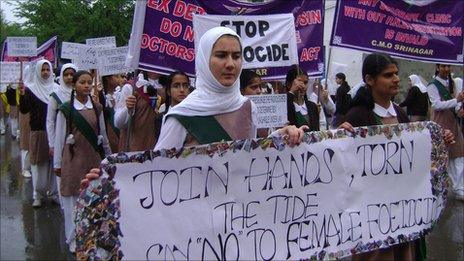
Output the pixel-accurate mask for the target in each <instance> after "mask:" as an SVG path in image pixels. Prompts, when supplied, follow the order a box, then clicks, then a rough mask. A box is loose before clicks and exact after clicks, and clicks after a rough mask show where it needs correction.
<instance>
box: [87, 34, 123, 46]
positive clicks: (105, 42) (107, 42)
mask: <svg viewBox="0 0 464 261" xmlns="http://www.w3.org/2000/svg"><path fill="white" fill-rule="evenodd" d="M85 44H87V45H89V46H94V47H116V37H114V36H109V37H100V38H89V39H86V40H85Z"/></svg>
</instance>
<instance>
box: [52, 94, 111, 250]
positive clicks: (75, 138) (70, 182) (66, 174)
mask: <svg viewBox="0 0 464 261" xmlns="http://www.w3.org/2000/svg"><path fill="white" fill-rule="evenodd" d="M95 106H96V110H97V113H98V118H97V116H96V115H95V111H94V108H93V105H92V102H91V101H90V98H89V99H88V100H87V102H86V103H85V104H82V103H80V102H79V101H78V100H77V99H75V100H74V105H73V107H74V111H73V113H75V114H73V116H72V117H73V122H72V130H71V132H69V130H68V126H69V124H68V122H67V121H68V120H69V118H70V116H69V115H70V114H71V111H72V110H71V105H70V104H69V102H66V103H64V104H63V105H61V106H60V112H59V113H58V115H57V121H56V133H55V135H56V136H55V144H54V148H55V153H54V156H53V167H54V168H55V169H61V180H60V181H61V184H60V192H61V195H62V197H63V198H62V203H63V212H64V218H65V234H66V239H67V243H68V244H69V245H70V250H71V251H74V250H75V249H74V248H75V234H74V228H75V226H74V219H73V216H72V212H73V210H74V207H75V205H76V201H77V197H78V195H79V186H80V182H81V180H82V179H83V178H84V176H85V173H88V172H89V171H90V169H92V168H95V167H96V166H99V165H100V162H101V160H102V158H103V157H104V156H107V155H109V154H111V149H110V147H109V143H108V138H107V136H106V129H105V120H104V118H103V113H102V106H101V105H100V104H98V103H96V104H95ZM98 125H99V127H100V133H98ZM86 127H88V128H87V129H86V130H87V132H86V131H85V130H84V129H85V128H86ZM69 133H70V134H72V138H71V136H70V135H69ZM99 135H101V138H98V136H99ZM92 138H93V139H92ZM99 139H100V140H101V146H98V144H97V143H98V140H99ZM89 140H92V141H94V142H92V143H91V142H90V141H89ZM70 146H72V150H73V151H72V152H71V149H70Z"/></svg>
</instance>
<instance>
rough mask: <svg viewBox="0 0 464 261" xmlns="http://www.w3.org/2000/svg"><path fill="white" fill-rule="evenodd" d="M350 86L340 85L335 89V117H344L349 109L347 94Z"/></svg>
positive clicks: (348, 96) (349, 100)
mask: <svg viewBox="0 0 464 261" xmlns="http://www.w3.org/2000/svg"><path fill="white" fill-rule="evenodd" d="M349 91H350V86H348V84H344V85H341V86H340V87H338V89H337V93H336V95H335V97H336V103H335V107H336V108H335V113H336V114H337V115H345V114H346V113H347V112H348V110H349V109H350V102H351V96H350V95H349V94H348V92H349Z"/></svg>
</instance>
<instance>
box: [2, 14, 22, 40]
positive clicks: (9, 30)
mask: <svg viewBox="0 0 464 261" xmlns="http://www.w3.org/2000/svg"><path fill="white" fill-rule="evenodd" d="M0 32H1V39H0V43H3V41H5V39H6V37H8V36H27V35H28V32H27V31H26V30H25V29H24V28H22V27H21V25H20V24H18V23H8V22H7V21H5V17H4V16H3V11H2V12H0Z"/></svg>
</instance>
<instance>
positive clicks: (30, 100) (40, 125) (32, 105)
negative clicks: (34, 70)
mask: <svg viewBox="0 0 464 261" xmlns="http://www.w3.org/2000/svg"><path fill="white" fill-rule="evenodd" d="M19 110H20V111H21V113H22V114H26V113H29V112H30V118H29V124H30V126H31V131H45V129H46V127H45V125H46V124H45V122H46V118H47V104H46V103H44V102H42V101H41V100H40V99H39V98H37V97H36V96H35V95H34V94H33V93H32V92H31V90H29V89H28V88H26V91H25V94H24V95H21V96H20V97H19Z"/></svg>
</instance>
